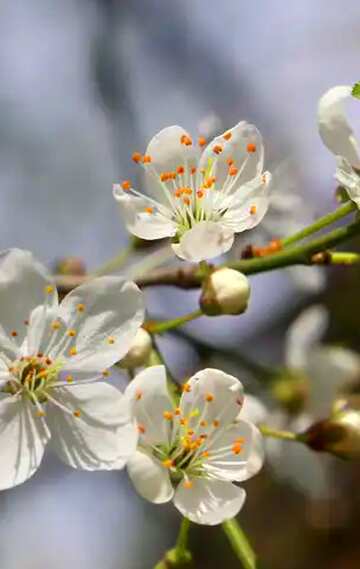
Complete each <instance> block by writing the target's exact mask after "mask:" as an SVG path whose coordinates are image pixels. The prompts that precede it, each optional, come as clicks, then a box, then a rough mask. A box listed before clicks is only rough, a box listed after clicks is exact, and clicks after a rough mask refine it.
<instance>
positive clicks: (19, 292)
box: [0, 249, 57, 357]
mask: <svg viewBox="0 0 360 569" xmlns="http://www.w3.org/2000/svg"><path fill="white" fill-rule="evenodd" d="M50 284H51V279H50V276H49V274H48V272H47V271H46V269H45V267H43V266H42V265H41V264H40V263H39V262H38V261H36V260H35V259H34V257H33V256H32V254H31V253H29V252H28V251H22V250H20V249H10V250H8V251H3V252H1V253H0V305H1V311H0V346H1V349H2V351H3V352H5V353H6V354H7V355H9V357H14V356H15V355H16V353H17V351H18V347H19V346H20V345H21V344H22V342H23V340H24V338H25V335H26V332H27V327H26V324H25V321H27V320H28V319H29V317H30V313H31V311H32V310H33V309H34V308H35V307H36V306H38V305H40V304H44V303H46V304H48V305H49V306H56V305H57V292H56V288H55V287H54V288H52V289H51V290H52V292H51V293H50V294H48V293H47V292H46V287H47V286H49V285H50ZM11 332H16V333H17V336H16V338H14V339H12V340H10V339H9V338H8V336H9V334H10V333H11Z"/></svg>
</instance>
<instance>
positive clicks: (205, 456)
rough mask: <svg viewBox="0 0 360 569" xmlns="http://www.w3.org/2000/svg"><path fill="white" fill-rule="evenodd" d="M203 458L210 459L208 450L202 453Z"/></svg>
mask: <svg viewBox="0 0 360 569" xmlns="http://www.w3.org/2000/svg"><path fill="white" fill-rule="evenodd" d="M201 456H202V457H203V458H208V457H209V451H208V450H204V452H202V453H201Z"/></svg>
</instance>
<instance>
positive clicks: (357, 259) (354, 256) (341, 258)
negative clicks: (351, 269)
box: [329, 252, 360, 265]
mask: <svg viewBox="0 0 360 569" xmlns="http://www.w3.org/2000/svg"><path fill="white" fill-rule="evenodd" d="M329 255H330V257H329V264H330V265H355V264H356V263H360V255H359V254H358V253H332V252H330V253H329Z"/></svg>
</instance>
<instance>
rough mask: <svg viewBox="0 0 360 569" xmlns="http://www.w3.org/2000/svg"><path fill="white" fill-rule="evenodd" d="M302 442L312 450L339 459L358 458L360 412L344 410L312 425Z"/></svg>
mask: <svg viewBox="0 0 360 569" xmlns="http://www.w3.org/2000/svg"><path fill="white" fill-rule="evenodd" d="M304 440H305V442H306V443H307V444H308V446H309V447H311V448H312V449H314V450H317V451H325V452H330V453H331V454H335V455H336V456H338V457H340V458H348V459H351V458H359V457H360V411H359V410H358V409H351V408H344V410H343V411H341V412H339V413H336V414H335V415H333V416H332V417H330V418H329V419H325V420H323V421H319V422H318V423H315V424H314V425H312V426H311V427H310V428H309V429H308V430H307V431H306V432H305V433H304Z"/></svg>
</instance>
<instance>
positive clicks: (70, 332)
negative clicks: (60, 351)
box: [66, 328, 76, 338]
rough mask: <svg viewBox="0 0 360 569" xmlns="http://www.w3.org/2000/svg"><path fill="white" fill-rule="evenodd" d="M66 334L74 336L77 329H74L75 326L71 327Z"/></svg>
mask: <svg viewBox="0 0 360 569" xmlns="http://www.w3.org/2000/svg"><path fill="white" fill-rule="evenodd" d="M66 334H67V335H68V336H70V338H74V337H75V336H76V330H74V329H73V328H70V329H69V330H68V331H67V332H66Z"/></svg>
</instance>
